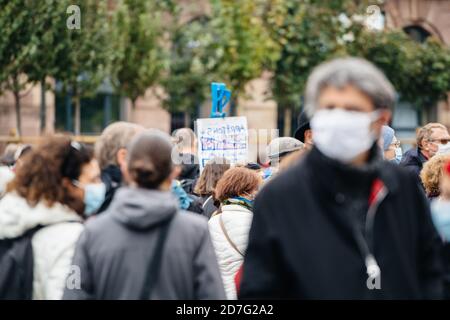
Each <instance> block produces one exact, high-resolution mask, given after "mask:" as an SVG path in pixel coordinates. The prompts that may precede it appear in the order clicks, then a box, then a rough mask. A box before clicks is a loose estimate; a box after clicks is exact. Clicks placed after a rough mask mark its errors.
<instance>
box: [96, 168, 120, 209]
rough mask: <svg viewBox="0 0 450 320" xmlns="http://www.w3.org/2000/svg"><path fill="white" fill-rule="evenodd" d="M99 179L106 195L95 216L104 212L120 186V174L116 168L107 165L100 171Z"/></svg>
mask: <svg viewBox="0 0 450 320" xmlns="http://www.w3.org/2000/svg"><path fill="white" fill-rule="evenodd" d="M101 179H102V182H103V183H104V184H105V186H106V194H105V201H103V204H102V206H101V207H100V209H98V211H97V214H99V213H102V212H103V211H106V209H108V207H109V205H110V204H111V201H112V199H113V198H114V194H115V193H116V191H117V189H119V187H120V186H121V185H122V172H121V171H120V168H119V167H118V166H114V165H109V166H108V167H106V168H105V169H103V170H102V173H101Z"/></svg>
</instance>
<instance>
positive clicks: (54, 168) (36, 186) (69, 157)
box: [7, 135, 93, 212]
mask: <svg viewBox="0 0 450 320" xmlns="http://www.w3.org/2000/svg"><path fill="white" fill-rule="evenodd" d="M92 159H93V150H92V148H90V147H87V146H84V145H82V144H79V143H77V142H72V141H71V139H70V138H69V137H67V136H63V135H55V136H51V137H49V138H46V139H45V142H43V143H42V144H41V145H39V146H38V147H37V148H33V149H32V150H31V151H30V152H27V153H26V154H25V155H23V157H22V161H23V163H22V165H21V167H20V170H18V171H17V172H16V176H15V178H14V179H13V181H11V183H10V184H9V185H8V188H7V190H8V191H15V192H17V193H18V194H19V195H20V196H21V197H23V198H25V199H26V200H27V202H28V203H29V204H30V205H32V206H34V205H36V204H37V203H38V202H39V201H41V200H45V201H46V203H47V204H48V205H49V206H51V205H53V204H54V203H56V202H58V203H61V204H65V205H68V206H69V207H70V208H72V209H74V210H75V211H77V212H79V211H80V210H81V208H82V207H83V203H81V204H80V203H79V202H80V201H79V200H77V199H74V198H73V197H72V196H71V195H70V194H69V192H68V190H66V189H65V188H63V185H62V180H63V178H68V179H71V180H74V179H78V178H79V176H80V174H81V170H82V167H83V165H85V164H87V163H89V162H90V161H91V160H92Z"/></svg>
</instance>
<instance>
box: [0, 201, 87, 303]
mask: <svg viewBox="0 0 450 320" xmlns="http://www.w3.org/2000/svg"><path fill="white" fill-rule="evenodd" d="M81 221H82V219H81V218H80V216H78V215H77V214H76V213H75V212H74V211H73V210H71V209H70V208H68V207H67V206H63V205H61V204H59V203H56V204H54V205H53V206H52V207H51V208H49V207H47V206H46V205H45V204H44V203H42V202H41V203H38V204H37V205H36V206H35V207H31V206H30V205H29V204H28V203H27V201H26V200H25V199H24V198H22V197H20V196H18V195H17V194H15V193H8V194H6V195H5V197H4V198H3V199H2V200H0V239H8V238H15V237H19V236H21V235H22V234H23V233H25V231H27V230H29V229H31V228H33V227H35V226H37V225H43V226H46V227H44V228H42V229H40V230H39V231H37V232H36V233H35V234H34V236H33V239H32V240H31V243H32V248H33V258H34V269H33V272H34V279H33V299H36V300H41V299H45V300H59V299H61V298H62V295H63V290H64V287H65V284H66V277H67V275H68V274H69V271H70V270H71V263H72V258H73V254H74V249H75V244H76V242H77V240H78V237H79V235H80V233H81V232H82V230H83V225H82V224H81Z"/></svg>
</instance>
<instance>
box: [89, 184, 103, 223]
mask: <svg viewBox="0 0 450 320" xmlns="http://www.w3.org/2000/svg"><path fill="white" fill-rule="evenodd" d="M105 195H106V186H105V184H104V183H92V184H87V185H85V186H84V204H85V207H84V214H85V215H86V216H91V215H92V214H94V213H96V212H97V210H98V209H100V207H101V206H102V204H103V202H104V201H105Z"/></svg>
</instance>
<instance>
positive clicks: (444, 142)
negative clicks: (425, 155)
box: [428, 138, 450, 145]
mask: <svg viewBox="0 0 450 320" xmlns="http://www.w3.org/2000/svg"><path fill="white" fill-rule="evenodd" d="M428 141H431V142H436V141H438V142H439V143H440V144H444V145H445V144H447V143H449V142H450V138H447V139H445V138H444V139H428Z"/></svg>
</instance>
